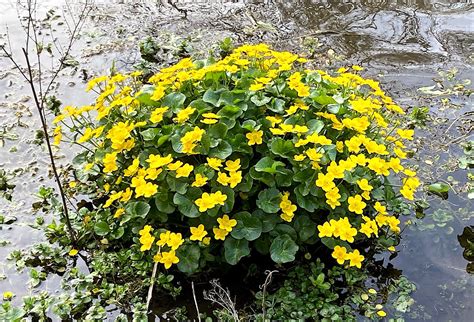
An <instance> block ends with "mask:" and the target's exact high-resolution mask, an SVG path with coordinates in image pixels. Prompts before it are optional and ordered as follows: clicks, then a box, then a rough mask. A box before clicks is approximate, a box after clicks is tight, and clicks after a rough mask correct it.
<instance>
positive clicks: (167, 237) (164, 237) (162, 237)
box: [156, 230, 171, 247]
mask: <svg viewBox="0 0 474 322" xmlns="http://www.w3.org/2000/svg"><path fill="white" fill-rule="evenodd" d="M170 236H171V232H170V231H169V230H167V231H165V232H163V233H161V234H160V239H159V240H158V241H157V242H156V244H157V245H158V246H161V247H163V246H165V245H166V244H167V243H168V241H169V240H170Z"/></svg>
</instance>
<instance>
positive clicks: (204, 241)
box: [202, 237, 211, 246]
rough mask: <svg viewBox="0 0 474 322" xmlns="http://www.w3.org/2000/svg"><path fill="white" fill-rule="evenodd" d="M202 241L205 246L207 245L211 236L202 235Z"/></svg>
mask: <svg viewBox="0 0 474 322" xmlns="http://www.w3.org/2000/svg"><path fill="white" fill-rule="evenodd" d="M202 243H203V244H204V245H206V246H209V245H210V244H211V237H204V239H203V240H202Z"/></svg>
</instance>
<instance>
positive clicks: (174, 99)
mask: <svg viewBox="0 0 474 322" xmlns="http://www.w3.org/2000/svg"><path fill="white" fill-rule="evenodd" d="M185 100H186V95H184V94H183V93H170V94H168V95H166V96H165V97H164V98H163V102H162V103H161V105H162V106H168V107H169V108H170V109H171V110H172V111H173V112H177V111H178V109H179V108H181V107H183V104H184V101H185Z"/></svg>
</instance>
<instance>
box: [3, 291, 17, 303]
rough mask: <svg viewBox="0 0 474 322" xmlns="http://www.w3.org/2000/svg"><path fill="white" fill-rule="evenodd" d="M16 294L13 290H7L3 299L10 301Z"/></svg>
mask: <svg viewBox="0 0 474 322" xmlns="http://www.w3.org/2000/svg"><path fill="white" fill-rule="evenodd" d="M13 296H15V294H13V292H10V291H7V292H3V299H4V300H5V301H9V300H11V298H12V297H13Z"/></svg>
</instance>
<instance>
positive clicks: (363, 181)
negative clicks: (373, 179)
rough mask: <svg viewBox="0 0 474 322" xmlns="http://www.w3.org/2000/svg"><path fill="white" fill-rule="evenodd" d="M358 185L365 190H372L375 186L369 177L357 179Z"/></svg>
mask: <svg viewBox="0 0 474 322" xmlns="http://www.w3.org/2000/svg"><path fill="white" fill-rule="evenodd" d="M357 185H358V186H359V188H361V189H362V190H364V191H372V189H373V188H374V187H372V186H371V185H370V184H369V181H368V180H367V179H360V180H357Z"/></svg>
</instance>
